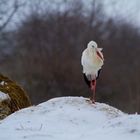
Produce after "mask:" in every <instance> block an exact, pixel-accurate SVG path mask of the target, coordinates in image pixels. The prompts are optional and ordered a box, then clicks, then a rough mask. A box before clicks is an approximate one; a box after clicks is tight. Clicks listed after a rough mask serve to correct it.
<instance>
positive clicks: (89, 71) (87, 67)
mask: <svg viewBox="0 0 140 140" xmlns="http://www.w3.org/2000/svg"><path fill="white" fill-rule="evenodd" d="M101 51H102V48H98V46H97V43H96V42H95V41H90V42H89V43H88V45H87V48H86V49H85V50H84V51H83V53H82V57H81V64H82V66H83V76H84V80H85V82H86V83H87V85H88V86H89V87H90V89H91V91H92V92H93V94H92V96H91V98H90V99H91V101H92V103H95V92H96V80H97V79H98V77H99V74H100V71H101V68H102V66H103V64H104V56H103V53H102V52H101Z"/></svg>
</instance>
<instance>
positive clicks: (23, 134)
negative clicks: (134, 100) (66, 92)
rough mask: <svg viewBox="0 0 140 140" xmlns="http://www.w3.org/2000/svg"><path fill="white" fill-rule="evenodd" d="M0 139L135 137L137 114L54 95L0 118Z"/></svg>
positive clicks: (105, 139) (129, 139)
mask: <svg viewBox="0 0 140 140" xmlns="http://www.w3.org/2000/svg"><path fill="white" fill-rule="evenodd" d="M0 132H1V133H0V139H4V140H9V138H10V139H11V140H18V139H20V140H25V139H27V140H46V139H47V140H78V139H80V140H93V139H97V140H112V139H113V140H118V139H119V140H124V139H127V140H132V139H133V140H139V139H140V115H137V114H135V115H128V114H125V113H123V112H121V111H120V110H118V109H116V108H114V107H111V106H109V105H106V104H103V103H95V104H91V103H90V102H89V101H88V99H86V98H83V97H63V98H55V99H52V100H49V101H47V102H44V103H41V104H39V105H38V106H32V107H29V108H26V109H22V110H20V111H17V112H15V113H13V114H12V115H10V116H9V117H7V118H6V119H4V120H2V121H0Z"/></svg>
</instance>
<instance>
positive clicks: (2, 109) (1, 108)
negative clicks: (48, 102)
mask: <svg viewBox="0 0 140 140" xmlns="http://www.w3.org/2000/svg"><path fill="white" fill-rule="evenodd" d="M0 91H1V92H3V93H5V94H8V96H9V98H7V99H5V100H1V101H0V119H3V118H5V117H6V116H7V115H9V114H11V113H13V112H15V111H17V110H19V109H22V108H25V107H29V106H30V105H31V102H30V100H29V97H28V96H27V94H26V92H25V91H24V90H23V89H22V88H21V87H20V86H18V85H17V84H16V83H15V82H13V81H12V80H10V79H9V78H8V77H5V76H3V75H1V74H0Z"/></svg>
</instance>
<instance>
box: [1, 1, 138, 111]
mask: <svg viewBox="0 0 140 140" xmlns="http://www.w3.org/2000/svg"><path fill="white" fill-rule="evenodd" d="M4 1H5V0H0V2H1V4H0V6H1V7H2V8H3V7H4V6H5V7H6V6H7V3H3V2H4ZM46 3H47V1H46ZM62 3H63V5H64V9H60V5H61V3H59V4H58V5H57V4H56V6H58V7H56V8H55V9H54V10H50V9H49V7H47V6H46V7H45V5H43V6H42V5H41V4H40V3H36V4H34V6H33V5H30V7H29V8H28V10H27V8H25V10H26V11H28V12H27V13H28V14H25V15H24V18H22V20H21V22H20V23H19V24H16V25H15V28H14V29H12V30H11V29H10V27H9V28H8V29H7V28H6V27H7V26H8V24H9V22H10V20H11V19H12V16H13V15H14V14H15V13H16V12H17V11H18V9H19V8H21V7H22V8H23V6H25V5H26V3H19V1H17V0H15V3H14V4H13V7H11V8H13V11H12V12H13V15H12V12H11V13H10V14H7V13H6V11H5V13H3V11H4V10H3V11H2V10H1V11H2V12H1V11H0V19H2V18H4V17H6V20H5V22H3V23H2V24H1V25H0V72H1V73H2V74H4V75H6V76H9V77H10V78H11V79H13V80H14V81H17V82H18V83H19V84H20V85H21V86H22V87H24V89H25V90H26V91H27V93H28V94H29V96H30V98H31V101H32V103H33V104H38V103H41V102H43V101H46V100H48V99H50V98H54V97H61V96H84V97H89V96H90V94H91V92H90V90H89V89H88V87H87V85H86V84H85V82H84V80H83V76H82V67H81V64H80V63H81V62H80V61H81V60H80V59H81V53H82V51H83V50H84V49H85V48H86V45H87V43H88V42H89V41H90V40H95V41H96V42H97V43H98V46H99V47H101V48H103V53H104V58H105V65H104V66H103V70H102V72H101V75H100V78H99V80H98V81H97V94H96V96H97V101H98V102H104V103H108V104H110V105H113V106H115V107H117V108H119V109H121V110H123V111H125V112H129V113H134V112H140V33H139V31H138V28H137V27H135V26H134V25H132V24H130V23H128V22H126V21H125V20H115V19H112V18H106V15H105V14H104V10H103V7H102V4H101V3H98V2H97V0H96V1H95V0H93V1H92V3H91V5H90V6H91V9H90V10H88V8H86V9H85V5H84V3H82V1H80V0H79V1H73V0H71V1H69V2H67V1H66V0H64V1H62ZM2 4H3V5H2ZM52 4H53V3H52ZM2 8H1V9H2ZM10 15H11V17H10Z"/></svg>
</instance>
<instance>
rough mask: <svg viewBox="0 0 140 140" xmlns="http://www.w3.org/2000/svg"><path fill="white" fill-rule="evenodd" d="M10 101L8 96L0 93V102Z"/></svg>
mask: <svg viewBox="0 0 140 140" xmlns="http://www.w3.org/2000/svg"><path fill="white" fill-rule="evenodd" d="M7 99H10V97H9V95H8V94H6V93H3V92H1V91H0V102H1V101H4V100H7Z"/></svg>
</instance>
